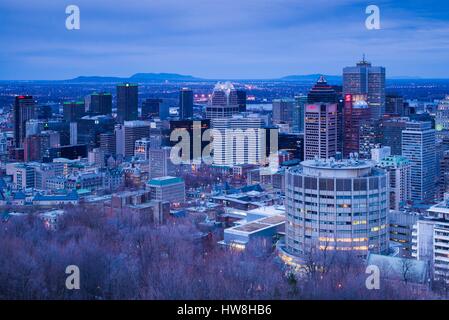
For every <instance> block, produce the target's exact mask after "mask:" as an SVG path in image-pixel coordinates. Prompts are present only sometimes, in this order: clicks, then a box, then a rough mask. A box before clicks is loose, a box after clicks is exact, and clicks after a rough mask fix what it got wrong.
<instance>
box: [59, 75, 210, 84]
mask: <svg viewBox="0 0 449 320" xmlns="http://www.w3.org/2000/svg"><path fill="white" fill-rule="evenodd" d="M199 80H202V79H200V78H195V77H193V76H189V75H182V74H176V73H136V74H134V75H132V76H131V77H129V78H121V77H100V76H81V77H77V78H74V79H70V80H67V81H69V82H83V83H86V82H94V83H95V82H96V83H100V82H124V81H130V82H147V81H148V82H152V81H199Z"/></svg>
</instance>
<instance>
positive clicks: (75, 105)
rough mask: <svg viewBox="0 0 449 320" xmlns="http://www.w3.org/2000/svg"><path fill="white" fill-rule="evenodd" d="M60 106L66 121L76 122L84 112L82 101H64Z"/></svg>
mask: <svg viewBox="0 0 449 320" xmlns="http://www.w3.org/2000/svg"><path fill="white" fill-rule="evenodd" d="M62 108H63V114H64V120H65V121H66V122H70V123H71V122H77V121H78V120H79V119H81V118H82V117H84V116H85V114H86V111H85V104H84V101H71V102H64V105H63V107H62Z"/></svg>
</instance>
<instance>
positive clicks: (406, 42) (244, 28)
mask: <svg viewBox="0 0 449 320" xmlns="http://www.w3.org/2000/svg"><path fill="white" fill-rule="evenodd" d="M370 4H371V3H367V2H365V1H360V0H345V1H339V3H338V4H330V3H328V2H327V1H315V2H314V3H313V4H311V3H307V4H306V3H304V2H302V1H293V0H283V1H278V2H268V1H265V0H264V1H257V2H255V1H246V2H244V3H242V2H239V1H236V0H232V1H228V2H227V3H226V5H219V4H215V3H210V2H206V1H203V0H195V1H194V2H193V3H192V2H189V3H187V4H186V3H178V2H177V1H174V0H170V1H164V3H158V2H145V3H141V2H139V3H137V2H135V3H133V2H132V3H129V2H127V3H126V4H124V3H120V2H113V3H112V4H111V3H110V2H106V1H96V2H95V4H94V3H89V2H87V1H85V0H80V1H78V2H77V3H76V5H78V6H79V8H80V21H81V27H80V30H67V29H66V28H65V20H66V18H67V16H68V15H67V14H66V13H65V6H66V4H58V3H54V2H51V1H39V2H38V3H28V4H27V5H26V6H24V5H23V4H21V3H15V2H13V1H10V0H6V1H3V2H2V4H0V18H1V19H2V21H4V23H2V25H1V26H0V31H1V32H0V41H2V42H3V43H8V44H9V45H7V46H4V47H3V50H2V52H1V53H0V70H1V71H0V79H1V80H64V79H71V78H74V77H77V76H81V75H86V76H93V75H100V76H101V75H102V76H126V75H130V74H133V73H137V72H142V71H144V72H155V73H161V72H167V73H181V74H193V75H195V76H198V77H201V78H209V79H219V78H223V79H273V78H279V77H283V76H288V75H292V74H310V73H314V72H316V70H317V69H319V70H322V72H323V73H325V74H341V69H342V67H343V66H347V65H352V64H353V61H358V60H360V58H361V56H362V54H363V53H365V54H366V55H367V60H369V61H372V62H373V63H374V62H376V63H377V64H380V65H382V66H385V67H386V68H387V69H388V70H389V75H391V76H396V77H401V76H410V77H421V78H445V77H446V78H447V74H448V71H449V70H448V68H449V67H445V66H448V65H449V63H448V62H449V57H448V56H447V54H446V52H447V49H448V48H449V43H448V41H447V39H446V37H445V35H446V34H447V30H448V29H449V19H448V18H447V17H449V14H448V12H449V4H447V3H444V2H443V1H437V0H434V1H430V2H426V3H425V4H424V3H422V1H421V2H420V1H416V0H415V1H394V2H393V1H391V0H388V1H377V2H376V3H375V5H377V6H378V7H379V8H380V21H381V29H380V30H368V29H367V28H366V27H365V20H366V18H367V17H368V14H366V13H365V10H366V7H367V6H368V5H370ZM435 8H438V10H434V9H435ZM342 16H344V17H345V18H344V19H341V17H342ZM323 28H325V30H326V32H323ZM317 39H318V40H319V41H315V40H317ZM24 44H26V46H24ZM329 48H332V54H329ZM292 52H294V54H292ZM348 52H350V54H348ZM112 66H113V67H112ZM316 66H319V68H317V67H316Z"/></svg>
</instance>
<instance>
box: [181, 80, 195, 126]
mask: <svg viewBox="0 0 449 320" xmlns="http://www.w3.org/2000/svg"><path fill="white" fill-rule="evenodd" d="M192 117H193V91H192V90H190V89H188V88H182V89H181V91H180V92H179V118H180V119H181V120H183V119H189V118H192Z"/></svg>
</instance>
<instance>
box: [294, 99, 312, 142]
mask: <svg viewBox="0 0 449 320" xmlns="http://www.w3.org/2000/svg"><path fill="white" fill-rule="evenodd" d="M307 99H308V98H307V96H304V95H299V96H296V97H295V107H294V109H293V125H292V132H293V133H302V132H304V114H305V110H306V104H307Z"/></svg>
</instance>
